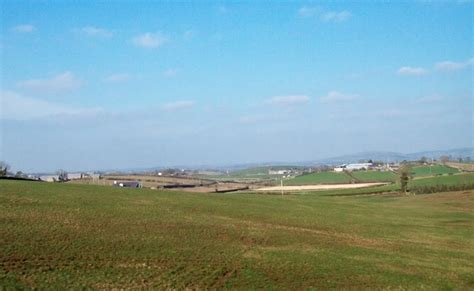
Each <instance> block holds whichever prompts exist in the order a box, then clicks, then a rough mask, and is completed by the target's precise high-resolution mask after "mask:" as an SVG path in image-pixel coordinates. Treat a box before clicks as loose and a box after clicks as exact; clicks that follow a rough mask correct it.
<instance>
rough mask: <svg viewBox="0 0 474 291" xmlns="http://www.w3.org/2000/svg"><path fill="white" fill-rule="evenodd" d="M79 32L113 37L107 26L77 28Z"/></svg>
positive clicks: (94, 35) (93, 35)
mask: <svg viewBox="0 0 474 291" xmlns="http://www.w3.org/2000/svg"><path fill="white" fill-rule="evenodd" d="M76 31H77V32H79V33H82V34H84V35H87V36H92V37H111V36H112V35H113V33H112V32H111V31H109V30H107V29H105V28H99V27H94V26H86V27H82V28H78V29H76Z"/></svg>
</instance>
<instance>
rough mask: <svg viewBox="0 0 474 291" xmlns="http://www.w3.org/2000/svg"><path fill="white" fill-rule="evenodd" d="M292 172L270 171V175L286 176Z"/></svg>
mask: <svg viewBox="0 0 474 291" xmlns="http://www.w3.org/2000/svg"><path fill="white" fill-rule="evenodd" d="M290 172H291V171H290V170H268V175H286V174H289V173H290Z"/></svg>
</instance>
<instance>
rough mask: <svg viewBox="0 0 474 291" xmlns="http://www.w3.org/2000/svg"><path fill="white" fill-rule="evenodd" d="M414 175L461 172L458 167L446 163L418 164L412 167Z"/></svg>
mask: <svg viewBox="0 0 474 291" xmlns="http://www.w3.org/2000/svg"><path fill="white" fill-rule="evenodd" d="M411 172H412V173H413V176H414V177H422V176H432V175H442V174H453V173H459V170H458V169H455V168H451V167H448V166H444V165H433V166H417V167H413V168H412V169H411Z"/></svg>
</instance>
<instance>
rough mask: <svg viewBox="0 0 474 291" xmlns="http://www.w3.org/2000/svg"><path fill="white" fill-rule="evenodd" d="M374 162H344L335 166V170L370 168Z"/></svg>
mask: <svg viewBox="0 0 474 291" xmlns="http://www.w3.org/2000/svg"><path fill="white" fill-rule="evenodd" d="M372 166H373V165H372V163H357V164H347V165H346V164H343V165H340V166H337V167H335V168H334V172H343V171H354V170H368V169H370V168H372Z"/></svg>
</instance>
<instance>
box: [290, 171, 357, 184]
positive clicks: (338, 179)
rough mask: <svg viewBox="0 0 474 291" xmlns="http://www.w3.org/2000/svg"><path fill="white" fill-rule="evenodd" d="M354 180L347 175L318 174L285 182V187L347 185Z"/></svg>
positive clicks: (306, 175) (302, 176)
mask: <svg viewBox="0 0 474 291" xmlns="http://www.w3.org/2000/svg"><path fill="white" fill-rule="evenodd" d="M352 180H353V179H352V178H351V177H350V176H349V175H347V174H346V173H335V172H318V173H311V174H305V175H301V176H297V177H295V178H292V179H288V180H285V181H284V184H285V185H312V184H345V183H351V181H352Z"/></svg>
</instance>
